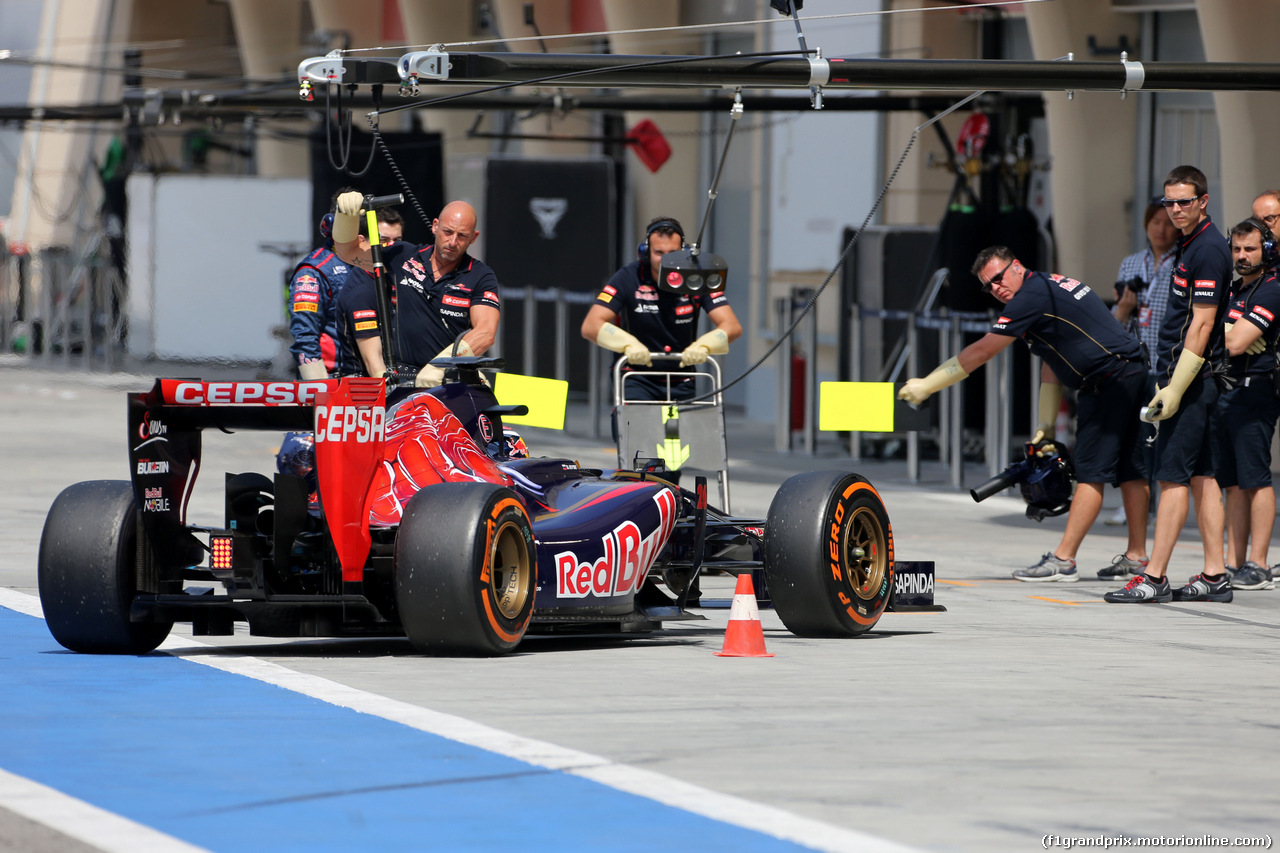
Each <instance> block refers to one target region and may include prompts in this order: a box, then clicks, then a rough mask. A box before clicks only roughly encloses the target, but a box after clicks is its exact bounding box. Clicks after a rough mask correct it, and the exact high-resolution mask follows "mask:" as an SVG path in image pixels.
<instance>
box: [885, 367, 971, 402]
mask: <svg viewBox="0 0 1280 853" xmlns="http://www.w3.org/2000/svg"><path fill="white" fill-rule="evenodd" d="M968 375H969V374H968V373H967V372H966V371H965V369H964V368H963V367H961V366H960V359H959V358H958V357H957V356H952V357H951V358H949V359H947V360H946V361H944V362H943V363H942V364H939V365H938V366H937V367H935V368H934V369H933V372H932V373H930V374H929V375H928V376H926V377H924V378H923V379H917V378H915V377H913V378H911V379H908V380H907V382H906V384H905V385H903V386H902V389H901V390H900V391H898V399H899V400H906V401H907V402H908V403H911V404H912V405H916V406H918V405H920V404H921V403H923V402H924V401H925V400H927V399H929V398H930V397H932V396H933V395H934V394H937V393H938V392H939V391H941V390H942V389H943V388H946V387H947V386H949V385H954V384H956V383H957V382H959V381H960V380H961V379H964V378H966V377H967V376H968Z"/></svg>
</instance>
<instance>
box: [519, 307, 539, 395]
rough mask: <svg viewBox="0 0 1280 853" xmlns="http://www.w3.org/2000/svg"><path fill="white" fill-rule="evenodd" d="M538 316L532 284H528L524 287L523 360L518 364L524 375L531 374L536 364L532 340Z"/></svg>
mask: <svg viewBox="0 0 1280 853" xmlns="http://www.w3.org/2000/svg"><path fill="white" fill-rule="evenodd" d="M537 317H538V298H537V296H535V295H534V292H533V286H532V285H530V286H528V287H526V288H525V289H524V341H522V345H523V347H522V349H523V352H522V357H523V359H524V362H523V363H522V364H521V365H520V369H521V370H522V371H524V373H525V375H526V376H533V375H534V371H535V370H536V366H535V365H534V361H535V359H534V354H533V342H534V337H533V335H534V328H535V323H534V321H535V320H536V319H537Z"/></svg>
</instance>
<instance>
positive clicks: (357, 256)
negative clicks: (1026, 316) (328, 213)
mask: <svg viewBox="0 0 1280 853" xmlns="http://www.w3.org/2000/svg"><path fill="white" fill-rule="evenodd" d="M362 204H363V197H362V196H361V195H360V194H359V193H354V192H353V193H346V194H344V195H342V196H340V197H339V198H338V212H337V214H336V215H335V219H334V224H333V239H334V248H335V250H336V251H337V252H338V255H339V257H341V258H342V259H343V260H345V261H347V262H348V263H353V264H355V265H356V266H359V267H360V268H362V269H365V270H370V271H372V256H371V253H370V248H369V244H368V241H367V239H366V238H365V237H364V236H362V235H360V234H359V230H358V228H359V225H358V220H357V216H358V214H359V212H360V209H361V205H362ZM431 230H432V232H433V233H434V234H435V242H434V243H428V244H425V245H421V246H419V245H414V244H412V243H406V242H403V241H399V242H395V243H392V244H391V245H390V246H387V247H385V248H384V249H383V250H382V260H383V263H384V264H385V265H386V271H387V276H388V278H389V280H390V287H391V293H390V295H389V301H390V303H391V314H392V316H391V318H390V320H389V321H388V322H390V323H391V324H392V330H393V333H394V334H393V339H394V340H395V341H396V342H397V346H398V350H397V352H396V354H395V358H396V361H397V365H396V366H397V368H398V369H401V370H406V369H407V370H412V371H416V372H417V373H416V378H415V380H414V384H415V385H416V386H417V387H419V388H430V387H434V386H436V385H439V384H440V382H441V381H442V380H443V378H444V370H443V369H442V368H439V367H433V366H431V364H430V362H431V361H432V360H433V359H436V358H439V357H442V356H449V355H452V354H454V349H455V342H456V349H457V355H464V356H466V355H482V354H483V353H485V352H486V351H487V350H488V349H489V347H491V346H492V345H493V341H494V338H495V336H496V335H497V331H498V318H499V316H500V313H501V306H500V302H499V298H498V279H497V277H496V276H495V275H494V274H493V270H491V269H489V267H488V266H486V265H485V264H484V263H483V262H481V261H478V260H476V259H475V258H473V257H471V255H469V254H468V253H467V250H468V249H469V248H470V247H471V245H472V244H473V243H474V242H475V240H476V238H477V237H479V236H480V232H479V231H477V230H476V211H475V209H474V208H473V207H472V206H471V205H469V204H467V203H466V202H464V201H451V202H449V203H448V204H447V205H445V207H444V209H443V210H441V211H440V215H439V216H438V217H437V218H435V219H433V220H432V221H431ZM340 309H341V317H340V322H341V323H342V324H343V328H342V330H341V331H342V334H343V336H344V338H345V339H348V340H351V341H353V342H354V345H355V347H356V349H357V350H358V351H359V353H360V356H361V358H362V360H363V362H364V365H365V369H366V371H367V372H368V375H370V376H382V375H384V374H385V372H386V369H387V367H390V366H391V365H385V364H384V363H383V359H382V344H381V341H380V339H379V329H378V318H377V310H376V309H377V293H376V292H375V290H374V280H373V279H372V278H369V279H368V280H367V281H365V280H363V279H362V280H361V282H360V285H359V286H357V287H351V288H348V289H347V290H345V291H344V292H343V294H342V298H341V300H340Z"/></svg>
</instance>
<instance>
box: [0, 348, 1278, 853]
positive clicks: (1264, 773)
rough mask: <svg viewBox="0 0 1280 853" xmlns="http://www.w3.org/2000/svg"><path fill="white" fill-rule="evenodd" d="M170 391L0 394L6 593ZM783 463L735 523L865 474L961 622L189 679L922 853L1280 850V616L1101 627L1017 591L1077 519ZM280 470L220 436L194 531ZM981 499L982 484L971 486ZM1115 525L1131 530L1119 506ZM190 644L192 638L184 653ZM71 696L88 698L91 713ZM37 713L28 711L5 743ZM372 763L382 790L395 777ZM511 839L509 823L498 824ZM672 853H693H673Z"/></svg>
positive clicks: (120, 475)
mask: <svg viewBox="0 0 1280 853" xmlns="http://www.w3.org/2000/svg"><path fill="white" fill-rule="evenodd" d="M187 375H190V374H187ZM149 384H150V379H149V378H137V377H118V376H116V377H93V376H90V377H85V376H83V375H73V374H59V373H52V372H46V371H34V370H29V369H25V368H12V367H0V400H3V401H4V403H3V405H2V406H0V460H3V464H2V465H0V537H2V538H0V587H5V588H9V589H11V590H14V591H16V592H18V593H23V594H27V595H35V592H36V590H35V586H36V580H35V566H36V553H37V549H38V544H39V536H40V529H41V525H42V523H43V519H44V514H45V512H46V511H47V509H48V507H49V505H50V503H51V502H52V500H53V498H54V497H55V496H56V495H57V493H58V492H59V491H60V490H61V489H62V488H64V487H65V486H67V485H69V484H71V483H73V482H76V481H80V480H87V479H96V478H109V479H125V478H127V470H126V464H125V460H126V448H125V439H124V432H125V427H124V423H125V418H124V412H125V409H124V393H123V392H124V391H125V390H141V389H143V388H145V387H148V386H149ZM525 434H526V439H527V440H528V442H529V444H530V446H531V448H532V449H533V452H534V453H535V454H536V455H552V456H568V457H570V458H575V459H578V460H579V461H580V462H581V463H582V464H583V465H604V466H607V465H611V464H612V460H613V451H612V448H610V447H608V446H606V445H605V444H604V443H602V442H598V441H594V442H593V441H592V440H590V439H587V438H583V437H581V436H575V435H572V434H557V433H551V432H549V431H544V430H526V431H525ZM772 435H773V433H772V428H771V427H770V426H769V425H758V424H752V423H749V422H745V421H739V420H737V419H735V418H732V417H731V418H730V429H729V437H730V438H729V445H730V457H731V478H732V487H733V509H734V510H735V512H737V513H739V514H742V515H752V514H761V515H763V513H764V512H765V511H766V510H767V507H768V502H769V500H770V499H771V498H772V495H773V492H774V490H775V489H776V487H777V485H778V484H779V483H780V482H781V481H782V479H784V478H785V477H786V476H788V475H789V474H791V473H797V472H800V471H804V470H812V469H816V468H823V467H837V466H838V467H845V468H853V469H855V470H859V471H861V472H862V473H864V474H866V475H867V476H868V477H869V479H871V481H872V482H873V483H875V484H876V485H877V487H878V488H879V490H880V492H881V494H882V496H883V497H884V501H885V504H886V507H887V508H888V511H889V515H890V518H891V519H892V523H893V527H894V535H895V544H896V552H897V556H898V558H899V559H903V560H933V561H934V562H935V563H936V566H937V574H938V578H939V584H938V588H937V592H936V596H937V600H938V602H939V603H942V604H944V605H946V606H947V608H948V612H946V613H930V614H888V615H886V616H885V617H884V618H883V619H882V620H881V621H880V623H879V625H878V626H877V628H876V630H874V631H873V632H871V633H870V634H869V635H867V636H865V637H862V638H858V639H855V640H848V641H831V640H806V639H800V638H796V637H793V636H791V635H790V634H788V633H787V632H786V630H785V629H784V628H783V627H782V625H781V623H780V622H779V621H778V620H777V618H776V616H775V615H774V614H773V613H772V612H769V611H765V612H763V613H762V620H763V623H764V630H765V637H766V641H767V643H768V647H769V651H770V652H773V653H774V654H775V657H773V658H768V659H725V658H718V657H716V656H715V655H714V654H713V652H715V651H717V650H719V648H720V644H721V641H722V637H723V633H724V628H725V622H726V618H727V612H726V611H725V610H723V609H705V610H703V611H702V613H703V614H704V615H705V616H706V617H707V621H705V622H696V623H672V625H671V626H670V628H669V630H666V631H664V632H662V633H660V634H656V635H653V636H652V637H649V638H643V639H635V640H629V641H621V642H620V641H613V640H596V639H574V640H564V639H537V638H535V639H531V640H529V641H528V642H527V643H526V644H525V645H523V646H522V647H521V649H520V651H519V652H518V653H517V654H515V655H512V656H509V657H506V658H501V659H495V660H452V659H431V658H424V657H420V656H416V655H413V654H411V653H410V651H409V649H408V646H407V644H405V643H403V642H397V641H387V640H379V641H349V640H347V641H331V640H289V641H276V640H271V639H265V638H255V637H249V636H248V635H247V634H243V633H237V634H236V635H235V636H232V637H225V638H205V640H204V642H206V643H208V644H209V645H208V648H200V649H196V650H194V651H179V652H177V654H178V656H179V657H187V658H190V659H206V660H208V659H215V660H219V661H240V660H243V659H244V658H243V657H242V656H245V655H250V656H254V657H256V658H260V659H263V660H266V661H269V662H270V663H272V664H276V665H279V666H281V667H284V668H286V669H287V670H289V671H293V672H296V673H300V674H302V675H304V676H319V677H322V678H324V679H328V680H330V681H332V682H336V683H337V684H339V685H346V686H349V687H351V688H356V689H358V690H361V691H366V692H367V693H369V694H374V695H376V696H381V697H387V698H388V699H390V700H395V701H398V702H401V703H406V704H407V705H408V706H416V707H420V708H426V709H432V710H434V711H439V712H443V713H446V714H452V715H457V716H458V717H463V718H466V719H468V720H473V721H476V722H479V723H483V724H486V725H489V726H492V727H494V728H496V729H499V730H502V731H505V732H510V733H513V734H515V735H518V736H521V737H524V738H532V739H536V740H538V741H544V742H549V743H551V744H555V745H558V746H561V747H565V748H567V749H572V750H581V751H582V752H585V753H590V754H593V755H596V756H603V757H605V758H607V759H611V760H613V761H615V762H618V763H620V764H621V765H625V766H629V767H634V768H640V769H643V770H646V771H652V772H654V773H659V774H663V775H664V776H666V777H670V778H672V779H675V780H680V781H682V782H686V783H690V784H692V785H697V786H701V787H702V788H705V789H709V790H711V791H715V792H721V793H725V794H730V795H734V796H737V797H742V798H744V799H746V800H748V801H752V802H756V803H760V804H763V805H765V806H771V807H775V808H777V809H781V810H784V811H785V812H789V813H792V814H795V815H799V816H802V817H805V818H811V819H814V820H817V821H822V822H824V823H826V824H831V825H834V826H836V827H843V828H846V829H848V830H853V831H856V832H860V833H866V834H869V835H870V836H875V837H878V838H881V839H887V840H891V841H895V842H899V843H902V844H906V845H911V846H915V847H919V848H924V849H931V850H1011V851H1012V850H1028V849H1033V848H1036V849H1038V848H1039V847H1040V846H1041V839H1042V838H1043V837H1044V836H1045V835H1049V834H1052V835H1058V836H1077V837H1078V836H1098V835H1100V834H1105V835H1126V836H1151V835H1164V836H1170V835H1173V836H1177V835H1185V836H1201V835H1212V836H1225V837H1235V836H1242V835H1264V834H1268V833H1270V834H1271V836H1272V837H1274V835H1275V834H1276V830H1277V820H1276V811H1277V807H1278V806H1280V796H1278V795H1277V792H1278V791H1280V768H1278V766H1277V762H1276V759H1275V757H1276V754H1277V746H1278V745H1280V723H1278V722H1277V720H1278V719H1280V718H1278V717H1277V714H1278V713H1280V711H1278V709H1280V701H1278V700H1280V688H1278V687H1277V685H1278V684H1280V679H1277V677H1276V672H1277V667H1276V664H1277V648H1278V647H1280V591H1260V592H1239V591H1238V592H1237V593H1236V600H1235V602H1234V603H1232V604H1227V605H1215V604H1170V605H1146V606H1128V607H1125V606H1117V605H1108V604H1104V603H1103V602H1102V600H1101V597H1102V593H1103V592H1105V591H1106V590H1108V589H1110V588H1112V587H1114V586H1115V584H1107V583H1104V582H1101V581H1096V580H1084V581H1082V582H1080V583H1076V584H1069V585H1068V584H1042V585H1030V584H1020V583H1017V582H1014V581H1012V580H1011V579H1010V578H1009V572H1010V571H1011V570H1012V569H1014V568H1017V567H1019V566H1025V565H1028V564H1030V563H1032V562H1034V561H1035V560H1036V559H1037V558H1038V556H1039V555H1040V554H1042V553H1043V552H1045V551H1047V550H1049V549H1050V548H1052V547H1053V546H1054V545H1055V544H1056V542H1057V540H1058V538H1059V536H1060V535H1061V531H1062V527H1063V520H1062V519H1051V520H1049V521H1046V522H1045V523H1043V524H1041V525H1037V524H1034V523H1032V522H1029V521H1027V520H1026V519H1025V518H1023V515H1022V504H1021V502H1020V501H1018V500H1015V499H1013V498H1006V497H997V498H993V499H991V500H989V501H986V502H984V503H983V504H974V503H973V502H972V500H971V499H970V498H969V497H968V495H967V493H959V494H958V493H955V492H951V491H949V490H947V489H946V488H945V486H943V485H941V484H942V483H944V482H945V474H944V473H943V472H942V471H941V470H934V469H932V468H927V469H926V479H927V480H930V481H931V482H932V483H934V485H928V484H926V485H923V486H912V485H910V484H907V483H906V482H905V465H904V464H903V463H901V462H887V463H886V462H867V463H862V464H859V465H853V464H851V463H849V462H848V460H842V459H840V458H838V456H837V455H836V452H835V450H834V448H823V449H822V451H821V453H820V454H819V455H818V456H817V457H805V456H801V455H785V454H777V453H775V452H773V450H772V440H773V439H772ZM277 442H278V436H276V435H273V434H269V433H243V434H240V435H237V436H223V435H218V434H214V433H206V435H205V461H204V465H203V467H202V474H203V476H202V478H201V481H200V485H198V486H197V488H196V494H195V498H194V499H193V503H192V512H191V515H192V518H193V520H197V521H203V522H206V523H212V522H215V521H217V520H218V519H219V517H220V514H221V508H220V500H221V496H220V494H219V493H218V491H217V489H216V485H214V484H217V483H220V482H221V479H222V478H221V472H222V471H247V470H261V471H269V470H270V467H271V464H272V460H271V455H272V453H273V450H274V448H275V446H276V443H277ZM983 476H984V472H981V471H978V470H977V469H976V468H975V469H974V470H972V471H970V472H967V476H966V483H967V484H969V485H972V484H973V483H975V482H977V481H979V480H980V479H982V478H983ZM201 486H204V488H203V489H202V488H201ZM1108 503H1109V504H1111V505H1114V503H1115V498H1113V497H1112V495H1111V493H1110V492H1108ZM1123 547H1124V539H1123V534H1122V532H1120V531H1119V530H1118V529H1117V528H1108V527H1104V526H1103V525H1102V524H1101V523H1100V522H1099V524H1098V525H1097V527H1096V528H1095V530H1094V531H1093V532H1092V533H1091V534H1090V536H1089V538H1087V539H1086V541H1085V544H1084V547H1083V548H1082V551H1081V555H1080V563H1081V566H1082V569H1083V574H1084V576H1085V577H1086V578H1090V577H1092V575H1093V573H1094V571H1096V569H1097V568H1099V567H1101V566H1103V565H1106V564H1107V563H1108V562H1109V561H1110V559H1111V557H1112V556H1114V555H1115V554H1116V553H1118V552H1119V551H1120V550H1122V549H1123ZM1198 554H1199V542H1198V537H1197V536H1196V533H1195V529H1194V526H1193V525H1190V524H1189V525H1188V527H1187V528H1186V530H1185V532H1184V535H1183V539H1182V541H1181V543H1180V544H1179V546H1178V550H1177V552H1176V557H1175V561H1174V566H1173V570H1172V572H1171V575H1172V577H1174V578H1175V579H1177V580H1181V579H1184V578H1185V577H1187V576H1190V575H1191V574H1193V573H1195V572H1196V571H1198V568H1199V562H1198ZM706 587H707V596H708V597H715V596H723V597H727V596H728V595H729V592H730V582H729V581H728V579H724V578H709V579H707V581H706ZM174 633H175V637H179V638H181V637H184V636H189V632H188V631H186V630H185V629H184V626H179V627H178V629H176V630H175V632H174ZM44 646H45V648H46V649H47V651H46V652H43V653H44V654H56V649H57V646H56V644H53V643H52V641H51V640H49V641H47V642H45V643H44ZM91 660H92V659H91ZM139 660H140V661H142V662H144V663H145V662H146V661H148V660H149V659H146V658H144V659H139ZM10 665H13V664H11V663H10V662H6V664H5V666H6V667H7V666H10ZM68 689H69V690H71V691H72V695H74V691H75V689H76V685H75V684H69V685H68ZM158 695H163V690H162V689H161V690H159V691H158ZM33 712H34V711H33V709H31V708H16V707H14V706H12V705H10V704H8V703H5V704H3V705H0V721H3V720H4V719H5V718H6V717H9V718H10V719H11V720H12V719H13V718H14V716H16V715H20V714H23V713H33ZM149 714H152V715H157V716H163V718H164V720H165V724H166V725H178V726H183V725H185V726H186V727H187V728H189V729H191V730H192V731H193V732H200V734H199V742H202V743H203V744H204V745H205V746H206V747H207V748H208V749H209V750H211V751H214V750H219V749H222V748H225V744H227V742H228V731H230V732H232V733H233V735H234V740H233V742H234V743H236V748H237V749H238V750H239V754H240V755H241V756H242V760H245V761H251V760H252V758H253V755H254V749H253V742H254V740H256V739H259V738H271V737H272V734H273V732H272V731H271V730H270V728H269V727H268V728H267V730H265V731H258V730H254V731H249V732H243V731H239V730H237V728H236V727H235V724H234V721H228V720H210V719H207V718H205V717H204V715H202V714H199V713H194V714H193V713H192V710H191V709H190V708H189V707H183V706H180V705H177V704H168V703H161V702H157V703H156V706H155V707H153V708H151V709H150V711H149ZM188 716H190V717H191V719H190V720H189V722H186V723H184V722H183V720H184V717H188ZM52 724H53V723H51V725H52ZM281 724H282V725H286V726H287V725H288V720H284V721H282V723H281ZM0 728H8V727H7V726H0ZM246 738H247V740H245V739H246ZM316 750H317V752H318V753H321V754H323V752H324V750H325V746H324V745H323V744H317V745H316ZM121 760H122V761H123V760H124V759H123V757H122V759H121ZM367 760H368V762H370V763H371V764H373V765H374V766H376V764H377V762H378V760H379V756H378V755H377V754H371V755H369V756H368V757H367ZM175 761H176V758H175ZM6 769H9V768H6V766H5V764H4V762H3V761H0V770H6ZM19 775H22V774H19ZM181 782H182V780H181V777H180V776H179V777H178V778H175V779H173V780H165V782H164V783H163V784H181ZM157 784H161V783H157ZM195 805H197V804H192V806H193V807H194V806H195ZM344 808H345V809H346V810H347V812H348V813H352V814H354V817H353V818H352V819H353V820H359V819H361V818H362V817H364V816H362V815H361V814H360V808H361V807H360V805H359V804H358V803H348V804H345V805H344ZM502 812H503V810H502V807H501V805H499V804H496V803H494V804H492V813H493V815H494V816H495V818H496V819H500V817H501V815H502ZM557 814H558V815H562V814H563V813H562V812H559V811H557ZM578 814H580V815H581V820H582V821H592V820H596V819H597V817H598V815H596V814H593V813H591V811H589V810H586V809H583V810H581V811H580V812H578ZM367 817H368V818H369V819H370V820H371V821H372V822H371V823H369V824H368V825H366V826H365V827H364V831H365V833H366V834H365V836H364V840H365V842H366V845H367V846H370V847H376V846H379V839H380V836H379V832H380V828H379V824H378V823H377V821H376V814H375V813H373V812H372V811H371V812H370V813H369V814H368V815H367ZM247 819H249V818H248V817H247V816H246V815H244V814H235V815H231V816H229V817H228V818H227V820H228V821H234V822H239V823H241V824H243V822H244V821H246V820H247ZM445 819H446V818H441V820H445ZM54 823H55V827H54V828H53V829H50V828H49V827H47V826H45V825H42V824H39V823H32V822H31V821H29V820H27V819H26V818H23V817H20V816H18V815H16V814H14V813H12V812H8V811H5V810H2V809H0V849H4V848H5V846H6V844H7V845H9V846H11V847H13V848H14V849H24V850H41V851H46V850H47V851H72V850H83V849H87V848H86V847H84V846H83V844H82V843H81V842H80V841H77V840H75V839H72V838H70V837H68V836H67V835H64V834H62V833H60V832H59V831H58V830H57V828H56V821H54ZM655 825H658V824H657V823H655ZM234 846H235V845H231V846H228V847H226V848H219V849H232V847H234ZM610 846H611V845H610V844H609V842H607V841H606V842H602V843H601V844H600V849H608V848H609V847H610ZM254 847H255V845H254V844H253V843H252V842H251V841H250V842H246V843H245V844H244V845H243V846H241V847H240V848H239V849H253V848H254ZM651 848H656V849H693V848H692V847H690V846H689V840H688V839H684V840H683V841H682V838H681V837H680V836H670V835H668V836H666V837H665V838H660V839H654V840H652V841H651ZM104 849H105V847H104ZM701 849H707V848H706V847H703V848H701ZM1198 849H1215V848H1214V847H1212V846H1202V847H1200V848H1198Z"/></svg>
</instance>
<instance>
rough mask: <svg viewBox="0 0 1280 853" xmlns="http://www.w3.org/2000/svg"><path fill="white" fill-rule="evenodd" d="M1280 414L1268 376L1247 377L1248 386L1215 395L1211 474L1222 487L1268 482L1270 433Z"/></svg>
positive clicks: (1260, 485)
mask: <svg viewBox="0 0 1280 853" xmlns="http://www.w3.org/2000/svg"><path fill="white" fill-rule="evenodd" d="M1277 417H1280V400H1278V399H1276V394H1275V391H1274V390H1273V389H1272V387H1271V378H1270V377H1268V376H1255V377H1251V379H1250V382H1249V385H1247V386H1243V385H1242V386H1238V387H1236V388H1233V389H1232V390H1230V391H1224V392H1222V393H1221V394H1219V395H1218V404H1217V405H1216V406H1214V409H1213V437H1214V443H1215V444H1216V448H1215V449H1216V451H1217V454H1218V457H1217V466H1216V467H1215V469H1214V476H1215V477H1216V479H1217V481H1218V485H1219V486H1221V487H1222V488H1224V489H1226V488H1229V487H1231V486H1239V487H1240V488H1242V489H1261V488H1266V487H1267V486H1270V485H1271V436H1272V435H1274V434H1275V431H1276V419H1277Z"/></svg>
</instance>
